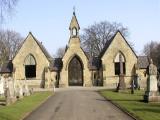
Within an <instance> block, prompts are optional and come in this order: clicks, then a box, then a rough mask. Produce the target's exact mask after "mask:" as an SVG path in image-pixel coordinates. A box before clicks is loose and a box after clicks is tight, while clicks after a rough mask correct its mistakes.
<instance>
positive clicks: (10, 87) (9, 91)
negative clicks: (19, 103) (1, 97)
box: [5, 77, 16, 105]
mask: <svg viewBox="0 0 160 120" xmlns="http://www.w3.org/2000/svg"><path fill="white" fill-rule="evenodd" d="M5 84H6V85H5V98H6V105H9V104H12V103H14V102H15V101H16V96H15V88H14V80H13V78H11V77H8V78H5Z"/></svg>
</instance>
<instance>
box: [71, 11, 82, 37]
mask: <svg viewBox="0 0 160 120" xmlns="http://www.w3.org/2000/svg"><path fill="white" fill-rule="evenodd" d="M69 30H70V37H79V30H80V27H79V24H78V21H77V18H76V14H75V10H74V11H73V16H72V20H71V23H70V26H69Z"/></svg>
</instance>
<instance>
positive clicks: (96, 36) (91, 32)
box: [81, 21, 133, 56]
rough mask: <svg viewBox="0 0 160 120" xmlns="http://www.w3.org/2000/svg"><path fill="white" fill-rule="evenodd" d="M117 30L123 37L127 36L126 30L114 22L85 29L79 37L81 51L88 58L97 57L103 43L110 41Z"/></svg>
mask: <svg viewBox="0 0 160 120" xmlns="http://www.w3.org/2000/svg"><path fill="white" fill-rule="evenodd" d="M117 30H119V31H121V33H122V34H123V35H124V36H125V37H127V36H128V35H129V32H128V28H127V27H124V26H123V25H122V24H121V23H116V22H113V23H110V22H108V21H103V22H100V23H95V24H94V25H91V26H89V27H88V28H85V29H84V33H83V34H82V35H81V41H82V47H83V49H84V50H85V51H86V52H88V53H89V54H90V56H97V55H99V54H100V52H101V51H102V49H103V48H104V46H105V43H106V42H107V41H108V40H110V39H111V37H112V36H113V35H114V34H115V33H116V31H117ZM132 47H133V46H132Z"/></svg>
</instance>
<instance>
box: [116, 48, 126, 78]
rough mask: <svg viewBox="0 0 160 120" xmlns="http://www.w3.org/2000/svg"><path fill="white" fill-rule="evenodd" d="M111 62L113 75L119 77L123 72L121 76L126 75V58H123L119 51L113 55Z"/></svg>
mask: <svg viewBox="0 0 160 120" xmlns="http://www.w3.org/2000/svg"><path fill="white" fill-rule="evenodd" d="M113 61H114V70H115V75H120V73H121V72H123V74H125V73H126V58H125V56H124V54H123V53H122V52H121V51H119V52H118V53H117V54H116V55H115V57H114V60H113ZM120 63H122V65H123V66H121V65H120ZM120 66H121V67H122V68H121V67H120Z"/></svg>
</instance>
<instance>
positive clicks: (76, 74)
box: [68, 55, 83, 86]
mask: <svg viewBox="0 0 160 120" xmlns="http://www.w3.org/2000/svg"><path fill="white" fill-rule="evenodd" d="M68 84H69V86H83V63H82V61H81V59H80V58H79V57H78V56H77V55H75V56H74V57H73V58H72V59H71V61H70V62H69V65H68Z"/></svg>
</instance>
